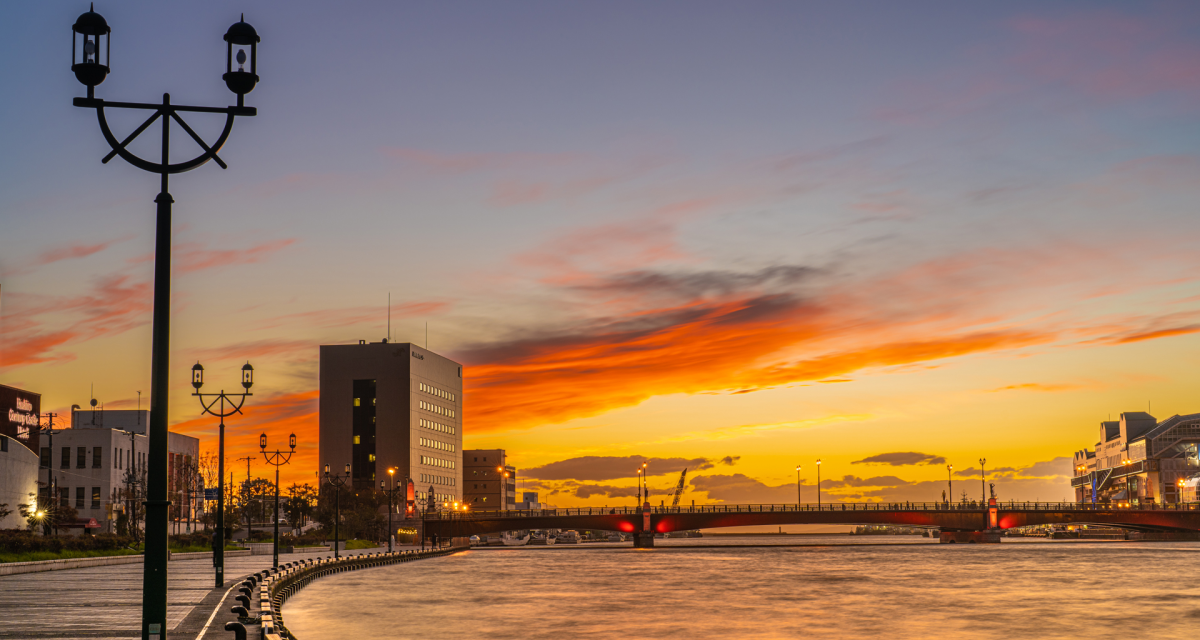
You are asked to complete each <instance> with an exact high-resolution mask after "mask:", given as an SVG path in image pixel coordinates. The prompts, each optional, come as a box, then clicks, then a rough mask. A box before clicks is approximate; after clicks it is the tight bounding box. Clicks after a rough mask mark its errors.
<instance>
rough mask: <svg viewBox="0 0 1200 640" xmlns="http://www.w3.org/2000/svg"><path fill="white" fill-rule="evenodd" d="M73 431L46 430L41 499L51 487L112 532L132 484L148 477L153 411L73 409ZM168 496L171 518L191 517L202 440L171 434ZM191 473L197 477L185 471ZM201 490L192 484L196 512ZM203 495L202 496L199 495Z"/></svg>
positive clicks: (81, 514)
mask: <svg viewBox="0 0 1200 640" xmlns="http://www.w3.org/2000/svg"><path fill="white" fill-rule="evenodd" d="M71 418H72V420H71V424H72V427H73V428H71V429H55V430H54V431H43V432H42V434H41V435H42V437H41V445H42V446H41V459H40V464H39V467H40V471H39V473H40V478H39V480H40V481H41V483H42V489H41V492H42V499H48V496H47V493H46V492H47V487H48V486H53V487H55V491H56V497H57V499H58V500H59V501H61V502H62V503H64V504H68V505H70V506H72V507H74V508H75V509H76V510H77V511H78V512H79V518H80V519H81V520H88V519H93V518H94V519H95V520H96V521H97V523H99V524H100V525H101V529H102V530H112V528H111V526H107V525H108V524H109V523H107V522H106V521H107V520H109V519H115V514H114V511H120V510H121V509H122V508H123V507H124V506H125V503H126V502H127V501H128V500H129V495H127V493H128V488H129V486H130V484H129V483H130V480H136V479H140V478H142V477H143V474H144V472H145V469H146V456H147V455H148V454H149V451H150V446H149V438H148V437H147V436H146V435H145V433H146V425H147V423H148V422H149V419H150V412H149V411H103V410H101V411H73V412H72V416H71ZM167 451H168V467H167V470H168V481H169V482H170V486H169V487H168V494H167V497H168V499H169V500H171V503H172V518H176V517H180V516H182V517H184V518H186V517H187V516H188V508H187V504H188V502H187V501H188V494H187V489H188V485H189V482H190V481H194V479H195V478H194V474H195V471H194V469H195V466H194V465H195V461H196V459H197V458H198V457H199V454H200V441H199V440H198V439H196V438H193V437H191V436H185V435H183V434H180V433H168V439H167ZM189 468H190V469H192V470H193V471H192V474H193V476H192V477H190V478H189V477H185V470H186V469H189ZM199 489H200V487H198V486H196V485H195V484H194V482H193V483H192V495H191V499H192V500H193V501H194V504H193V510H192V512H193V513H196V508H197V507H198V506H199V505H200V504H202V492H201V491H199ZM197 493H201V496H198V495H196V494H197Z"/></svg>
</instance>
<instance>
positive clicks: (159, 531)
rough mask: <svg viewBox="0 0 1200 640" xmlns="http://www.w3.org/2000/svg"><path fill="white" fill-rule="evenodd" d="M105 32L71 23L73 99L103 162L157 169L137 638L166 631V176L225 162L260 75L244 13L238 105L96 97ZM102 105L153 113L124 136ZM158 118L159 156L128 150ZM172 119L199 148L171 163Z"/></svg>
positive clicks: (229, 69)
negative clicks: (216, 119)
mask: <svg viewBox="0 0 1200 640" xmlns="http://www.w3.org/2000/svg"><path fill="white" fill-rule="evenodd" d="M111 33H112V29H111V28H110V27H109V26H108V22H107V21H106V20H105V19H104V17H103V16H101V15H100V14H98V13H96V12H95V11H92V10H89V11H88V12H86V13H84V14H82V15H80V16H79V18H78V19H77V20H76V21H75V24H74V25H72V26H71V71H73V72H74V73H75V78H76V79H77V80H79V82H81V83H83V85H84V86H86V87H87V97H86V98H75V100H74V101H73V104H74V105H75V106H77V107H84V108H87V109H95V110H96V117H97V119H98V120H99V123H100V132H101V133H102V134H103V135H104V139H105V140H106V141H107V142H108V144H109V146H110V147H112V152H110V153H109V154H108V155H106V156H105V157H104V159H103V162H105V163H107V162H108V161H110V160H112V159H113V158H114V157H116V156H121V158H122V159H123V160H125V161H126V162H128V163H129V164H131V165H133V166H135V167H137V168H139V169H142V170H144V171H149V172H151V173H157V174H159V176H160V189H159V194H158V197H157V198H155V199H154V201H155V202H156V203H157V204H158V216H157V231H156V233H155V244H154V314H153V318H154V321H153V322H154V323H153V329H152V337H151V349H150V354H151V355H150V360H151V364H150V425H149V427H150V428H149V430H148V431H147V435H149V436H150V452H149V456H148V460H147V462H148V465H147V466H148V469H147V471H148V474H147V479H148V482H149V491H148V495H147V500H146V552H145V558H146V560H145V568H144V569H143V574H142V575H143V584H142V630H141V636H142V638H143V640H151V638H153V639H155V640H157V639H159V638H162V637H165V636H166V630H167V525H168V521H169V519H170V512H169V511H170V505H171V503H170V501H169V500H168V499H167V485H168V483H167V388H168V386H169V385H170V375H169V369H170V355H169V349H170V320H171V318H170V314H171V203H172V202H174V200H173V199H172V198H171V194H170V193H169V192H168V190H167V177H168V176H169V175H170V174H173V173H183V172H184V171H191V170H192V169H195V168H197V167H199V166H201V165H203V164H205V163H206V162H208V161H209V160H215V161H216V163H217V164H218V165H220V166H221V168H223V169H224V168H226V165H225V163H224V162H223V161H222V160H221V159H220V158H219V157H217V152H218V151H220V150H221V147H222V146H223V145H224V144H225V141H226V140H228V139H229V134H230V132H231V131H233V119H234V117H235V116H253V115H256V114H257V111H256V110H255V109H254V107H247V106H244V104H243V97H244V96H245V95H246V94H247V93H249V92H250V91H252V90H253V89H254V85H255V84H257V83H258V75H257V73H256V72H257V60H258V56H257V49H258V42H259V38H258V33H257V32H256V31H255V30H254V27H252V26H250V25H249V24H246V22H245V21H239V22H236V23H234V25H233V26H231V27H229V30H228V31H227V32H226V33H225V42H226V60H225V67H226V72H225V74H224V75H223V76H222V77H223V78H224V80H225V85H226V86H227V87H229V89H230V90H231V91H233V92H234V93H235V94H237V97H238V99H237V102H238V103H237V106H236V107H234V106H231V107H189V106H183V105H173V104H171V96H170V94H166V93H164V94H163V100H162V104H147V103H137V102H107V101H105V100H104V99H102V98H97V97H96V85H98V84H100V83H102V82H104V79H105V78H106V77H107V76H108V72H109V65H110V58H109V53H110V44H111ZM235 48H236V49H237V53H236V54H235V53H234V49H235ZM247 51H249V60H250V70H249V71H247V70H246V69H245V61H246V59H247V58H246V52H247ZM235 57H236V60H237V61H238V68H237V70H234V68H233V61H234V59H235ZM105 108H110V109H142V110H149V111H151V112H152V115H151V116H150V118H149V119H147V120H146V121H145V122H143V123H142V124H141V125H140V126H138V128H136V129H134V130H133V133H131V134H129V135H128V136H126V137H125V139H124V140H118V139H117V137H116V136H115V135H113V132H112V129H111V128H109V125H108V119H107V118H106V117H105V113H104V110H105ZM185 112H186V113H221V114H225V128H224V130H223V131H222V132H221V135H220V136H219V137H218V138H217V141H216V142H214V143H213V144H212V145H209V144H208V143H206V142H205V141H204V140H203V139H202V138H201V137H200V136H199V135H198V134H197V133H196V132H195V131H193V130H192V128H191V127H190V126H188V124H187V123H186V122H184V121H183V119H182V118H181V117H180V116H179V114H180V113H185ZM160 118H161V119H162V155H161V157H160V160H159V161H158V162H152V161H149V160H145V159H142V158H140V157H138V156H136V155H134V154H133V153H132V152H131V151H129V148H128V147H129V143H130V142H133V140H134V139H135V138H137V137H138V136H139V135H140V134H141V133H142V132H143V131H145V130H146V129H147V128H148V127H149V126H150V125H152V124H154V122H155V121H156V120H158V119H160ZM172 120H174V121H175V122H176V123H177V124H178V125H179V127H180V128H181V129H183V131H184V132H185V133H187V134H188V135H189V136H190V137H191V138H192V139H193V140H194V141H195V142H196V143H197V144H198V145H199V146H200V148H201V149H203V153H201V154H200V155H198V156H196V157H194V158H192V159H191V160H187V161H185V162H177V163H171V155H170V133H171V121H172ZM218 553H219V551H218ZM219 580H220V575H218V581H219Z"/></svg>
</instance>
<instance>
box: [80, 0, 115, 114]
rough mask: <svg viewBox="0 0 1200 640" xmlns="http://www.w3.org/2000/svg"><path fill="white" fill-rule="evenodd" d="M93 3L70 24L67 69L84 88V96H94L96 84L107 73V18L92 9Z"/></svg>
mask: <svg viewBox="0 0 1200 640" xmlns="http://www.w3.org/2000/svg"><path fill="white" fill-rule="evenodd" d="M94 9H95V6H94V5H93V6H92V7H91V8H90V9H89V10H88V12H87V13H84V14H82V15H80V16H79V19H77V20H76V21H75V24H73V25H71V71H73V72H75V79H76V80H79V82H80V83H82V84H84V85H85V86H87V88H88V97H89V98H91V97H94V95H93V91H94V88H95V86H96V85H98V84H100V83H101V82H104V78H105V77H107V76H108V54H109V34H110V32H111V31H112V29H110V28H109V27H108V21H106V20H105V19H104V16H102V15H100V14H98V13H96V12H95V11H94Z"/></svg>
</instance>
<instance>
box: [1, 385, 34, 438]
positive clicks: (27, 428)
mask: <svg viewBox="0 0 1200 640" xmlns="http://www.w3.org/2000/svg"><path fill="white" fill-rule="evenodd" d="M41 412H42V395H41V394H40V393H34V392H32V391H25V390H23V389H17V388H16V387H7V386H5V385H2V384H0V434H2V435H6V436H8V437H10V438H13V439H14V440H16V441H17V442H19V443H21V444H23V445H25V447H26V448H28V449H29V450H30V451H34V452H36V451H37V450H38V447H39V446H40V445H39V444H38V443H39V428H38V425H39V419H40V416H41Z"/></svg>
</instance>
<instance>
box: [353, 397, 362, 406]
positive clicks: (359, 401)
mask: <svg viewBox="0 0 1200 640" xmlns="http://www.w3.org/2000/svg"><path fill="white" fill-rule="evenodd" d="M354 406H356V407H361V406H362V398H355V399H354Z"/></svg>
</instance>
